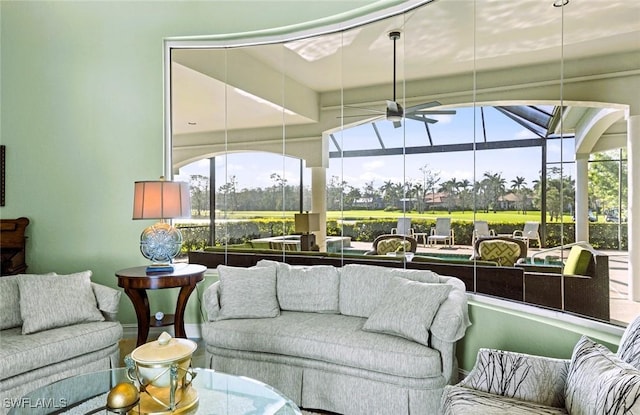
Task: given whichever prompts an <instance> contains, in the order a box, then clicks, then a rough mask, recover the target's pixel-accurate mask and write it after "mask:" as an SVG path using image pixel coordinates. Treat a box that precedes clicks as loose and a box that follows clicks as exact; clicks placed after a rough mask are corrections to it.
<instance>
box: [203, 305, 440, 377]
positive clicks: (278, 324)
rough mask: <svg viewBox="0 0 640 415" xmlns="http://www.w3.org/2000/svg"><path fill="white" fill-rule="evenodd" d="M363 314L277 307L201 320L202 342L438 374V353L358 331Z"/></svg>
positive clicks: (390, 371) (400, 372) (388, 371)
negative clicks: (269, 314)
mask: <svg viewBox="0 0 640 415" xmlns="http://www.w3.org/2000/svg"><path fill="white" fill-rule="evenodd" d="M364 322H365V319H363V318H359V317H350V316H343V315H339V314H318V313H302V312H295V311H282V313H281V315H280V316H279V317H276V318H273V319H245V320H224V321H216V322H213V323H207V324H205V325H204V327H203V332H202V335H203V338H204V340H205V342H206V344H207V345H208V346H213V347H218V348H224V349H230V350H242V351H250V352H262V353H273V354H279V355H287V356H294V357H301V358H306V359H313V360H316V361H321V362H327V363H333V364H337V365H342V366H349V367H353V368H358V369H365V370H372V371H376V372H380V373H385V374H390V375H396V376H404V377H409V378H430V377H439V376H442V363H441V357H440V353H438V352H437V351H436V350H433V349H431V348H428V347H425V346H423V345H421V344H419V343H416V342H412V341H409V340H406V339H403V338H401V337H397V336H390V335H386V334H380V333H370V332H366V331H363V330H362V326H363V325H364Z"/></svg>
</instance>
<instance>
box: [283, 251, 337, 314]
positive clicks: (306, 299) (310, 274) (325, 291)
mask: <svg viewBox="0 0 640 415" xmlns="http://www.w3.org/2000/svg"><path fill="white" fill-rule="evenodd" d="M276 280H277V284H276V286H277V292H278V303H280V308H281V309H282V310H289V311H306V312H312V313H333V314H337V313H339V309H338V293H339V289H340V276H339V275H338V270H336V268H335V267H333V266H330V265H314V266H311V267H296V266H291V265H289V264H285V263H282V262H280V263H278V265H277V278H276Z"/></svg>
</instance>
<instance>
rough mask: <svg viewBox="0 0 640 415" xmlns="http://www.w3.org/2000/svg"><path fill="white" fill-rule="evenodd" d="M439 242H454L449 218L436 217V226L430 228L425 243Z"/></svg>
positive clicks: (449, 243)
mask: <svg viewBox="0 0 640 415" xmlns="http://www.w3.org/2000/svg"><path fill="white" fill-rule="evenodd" d="M439 242H442V243H443V244H445V245H448V246H452V245H454V244H455V239H454V235H453V229H451V218H436V226H434V227H433V228H431V235H429V237H427V244H428V245H437V244H438V243H439Z"/></svg>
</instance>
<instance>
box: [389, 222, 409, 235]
mask: <svg viewBox="0 0 640 415" xmlns="http://www.w3.org/2000/svg"><path fill="white" fill-rule="evenodd" d="M391 234H392V235H408V236H413V228H412V227H411V218H398V224H397V225H396V227H395V228H391Z"/></svg>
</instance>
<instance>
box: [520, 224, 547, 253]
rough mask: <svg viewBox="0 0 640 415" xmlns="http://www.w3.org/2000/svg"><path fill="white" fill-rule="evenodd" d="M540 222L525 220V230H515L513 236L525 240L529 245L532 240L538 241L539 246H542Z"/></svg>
mask: <svg viewBox="0 0 640 415" xmlns="http://www.w3.org/2000/svg"><path fill="white" fill-rule="evenodd" d="M539 226H540V224H539V223H538V222H525V224H524V229H523V230H515V231H513V238H514V239H520V240H523V241H524V242H525V243H526V244H527V248H528V247H529V243H530V242H531V240H534V241H538V248H542V242H541V241H540V234H539V233H538V227H539Z"/></svg>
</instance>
